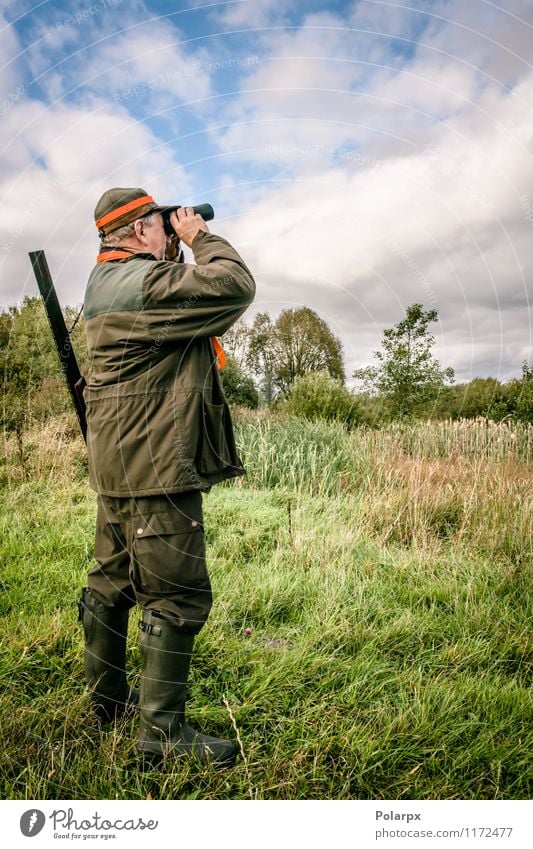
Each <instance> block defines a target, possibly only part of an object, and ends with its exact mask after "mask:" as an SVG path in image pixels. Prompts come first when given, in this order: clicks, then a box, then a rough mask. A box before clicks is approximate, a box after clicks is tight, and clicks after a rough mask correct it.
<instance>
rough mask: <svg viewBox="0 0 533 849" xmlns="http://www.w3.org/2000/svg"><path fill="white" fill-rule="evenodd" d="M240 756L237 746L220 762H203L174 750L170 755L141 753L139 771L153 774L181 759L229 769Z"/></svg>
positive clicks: (208, 760)
mask: <svg viewBox="0 0 533 849" xmlns="http://www.w3.org/2000/svg"><path fill="white" fill-rule="evenodd" d="M238 754H239V750H238V748H237V746H235V748H234V750H233V751H232V752H230V753H229V754H228V756H227V757H225V758H220V759H219V760H212V759H210V758H205V759H203V760H202V759H200V758H197V757H195V755H194V753H192V752H188V751H177V750H174V751H173V752H169V753H168V755H164V754H162V753H161V752H139V753H138V763H139V771H140V772H152V771H153V770H154V769H160V768H161V767H162V766H164V765H165V763H166V762H169V761H170V762H171V761H177V760H179V759H180V758H192V759H193V760H196V762H197V763H200V764H202V765H209V766H212V767H214V768H215V769H229V768H230V767H232V766H234V765H235V762H236V760H237V757H238Z"/></svg>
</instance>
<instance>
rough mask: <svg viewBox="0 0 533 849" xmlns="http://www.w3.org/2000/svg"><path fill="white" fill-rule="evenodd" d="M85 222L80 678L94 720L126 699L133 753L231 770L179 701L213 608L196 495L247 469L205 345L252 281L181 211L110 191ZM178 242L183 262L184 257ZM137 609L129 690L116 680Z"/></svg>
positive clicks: (249, 292) (215, 354) (200, 223)
mask: <svg viewBox="0 0 533 849" xmlns="http://www.w3.org/2000/svg"><path fill="white" fill-rule="evenodd" d="M162 213H165V214H166V215H167V216H169V220H170V223H171V225H172V228H173V230H174V233H175V235H174V236H172V237H170V236H168V235H167V234H166V233H165V229H164V222H163V215H162ZM95 220H96V226H97V228H98V232H99V235H100V238H101V248H100V253H99V255H98V258H97V264H96V267H95V268H94V269H93V271H92V273H91V275H90V278H89V282H88V285H87V291H86V295H85V301H84V315H85V321H86V328H87V340H88V349H89V369H88V374H87V376H86V377H87V385H86V387H85V391H84V396H85V401H86V405H87V424H88V440H87V445H88V454H89V476H90V483H91V486H92V487H93V488H94V489H95V490H96V492H97V493H98V512H97V520H96V542H95V559H96V565H95V566H94V568H92V569H91V571H90V572H89V576H88V587H86V588H85V589H84V590H83V591H82V596H81V600H80V619H81V621H82V622H83V627H84V634H85V673H86V679H87V683H88V686H89V688H90V690H91V697H92V700H93V704H94V706H95V709H96V711H97V714H98V716H99V717H100V718H101V719H102V720H111V719H113V718H114V717H116V716H118V715H119V714H120V713H122V712H123V711H124V710H125V709H127V708H129V707H134V706H135V705H136V703H137V702H138V703H139V709H140V731H139V736H138V740H137V747H138V750H139V752H140V753H141V754H142V755H143V757H144V758H146V759H148V760H149V761H151V762H157V761H159V760H160V759H161V758H163V757H165V756H175V755H181V754H183V753H186V754H190V755H192V756H193V757H195V758H197V759H198V760H200V761H202V762H207V761H211V762H214V763H216V764H217V765H223V766H224V765H229V764H231V763H233V762H234V760H235V757H236V754H237V748H236V746H235V744H234V743H233V742H232V741H230V740H219V739H216V738H214V737H208V736H206V735H203V734H200V733H199V732H197V731H195V730H194V729H193V728H191V727H190V726H189V725H188V724H187V723H186V721H185V696H186V684H187V678H188V674H189V666H190V661H191V654H192V650H193V643H194V637H195V635H196V634H197V633H198V632H199V631H200V629H201V628H202V626H203V625H204V624H205V622H206V620H207V617H208V615H209V611H210V609H211V587H210V582H209V577H208V573H207V570H206V565H205V547H204V533H203V519H202V492H205V491H208V490H209V489H210V487H211V486H212V484H214V483H217V482H218V481H222V480H225V479H226V478H230V477H233V476H235V475H240V474H243V472H244V469H243V467H242V464H241V462H240V460H239V458H238V456H237V452H236V450H235V442H234V438H233V430H232V425H231V419H230V414H229V409H228V407H227V404H226V402H225V400H224V396H223V393H222V388H221V381H220V377H219V374H218V368H219V367H220V366H221V365H222V364H223V359H224V356H223V352H222V348H221V346H220V344H219V342H218V340H217V339H216V337H217V336H219V335H221V334H223V333H224V332H225V331H226V330H228V328H230V327H231V325H232V324H233V323H234V322H235V321H237V319H238V318H239V317H240V316H241V315H242V313H243V312H244V311H245V309H246V308H247V307H248V306H249V304H250V303H251V302H252V300H253V297H254V293H255V284H254V280H253V278H252V275H251V274H250V271H249V270H248V268H247V267H246V265H245V264H244V262H243V260H242V259H241V258H240V256H239V255H238V254H237V252H236V251H235V250H234V249H233V248H232V247H231V245H229V244H228V242H227V241H225V239H222V238H221V237H220V236H215V235H214V234H213V233H210V232H209V229H208V227H207V224H206V223H205V221H204V220H203V219H202V218H201V217H200V216H199V215H195V214H194V211H193V210H192V209H191V208H174V207H160V206H158V205H157V204H156V202H155V201H154V199H153V198H152V197H151V196H149V195H147V193H146V192H145V191H144V190H143V189H125V188H115V189H110V190H109V191H107V192H105V193H104V194H103V195H102V197H101V198H100V200H99V202H98V204H97V206H96V209H95ZM180 240H181V242H184V243H185V244H186V245H188V246H189V247H190V248H192V251H193V254H194V258H195V261H196V265H193V264H188V263H185V262H184V261H183V254H182V252H181V251H180ZM169 257H177V259H175V258H174V259H169ZM135 603H138V604H139V605H140V606H141V608H142V621H141V656H142V676H141V688H140V694H138V693H136V692H134V691H132V690H131V689H130V688H129V687H128V685H127V683H126V673H125V659H126V637H127V629H128V612H129V609H130V608H131V607H132V606H133V605H134V604H135Z"/></svg>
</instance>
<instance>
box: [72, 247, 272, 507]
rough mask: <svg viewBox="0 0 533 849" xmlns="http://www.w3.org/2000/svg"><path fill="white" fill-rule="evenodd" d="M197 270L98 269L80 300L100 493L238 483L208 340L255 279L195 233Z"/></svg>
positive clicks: (146, 262)
mask: <svg viewBox="0 0 533 849" xmlns="http://www.w3.org/2000/svg"><path fill="white" fill-rule="evenodd" d="M192 249H193V252H194V258H195V260H196V265H192V264H187V263H177V262H170V261H166V260H156V259H155V258H154V257H153V256H152V255H151V254H132V255H131V256H130V257H128V258H127V259H120V260H113V261H108V262H99V263H98V264H97V265H96V267H95V268H94V269H93V271H92V273H91V275H90V277H89V282H88V285H87V291H86V294H85V302H84V315H85V321H86V329H87V340H88V347H89V368H88V371H87V374H86V375H85V377H86V380H87V385H86V387H85V390H84V397H85V402H86V405H87V426H88V433H87V446H88V454H89V479H90V483H91V486H92V488H93V489H95V490H96V491H97V492H99V493H100V494H102V495H112V496H119V497H123V496H145V495H159V494H161V493H173V492H183V491H186V490H194V489H208V488H209V486H210V485H211V484H213V483H217V482H218V481H221V480H224V479H225V478H229V477H233V476H235V475H240V474H243V472H244V469H243V467H242V463H241V461H240V459H239V457H238V456H237V452H236V449H235V442H234V438H233V428H232V424H231V418H230V413H229V409H228V406H227V404H226V402H225V400H224V396H223V393H222V388H221V381H220V377H219V374H218V369H217V367H216V363H215V357H214V351H213V343H212V341H211V337H212V336H220V335H222V334H223V333H224V332H225V331H226V330H228V329H229V328H230V327H231V326H232V324H234V322H235V321H237V319H238V318H239V317H240V316H241V315H242V313H243V312H244V311H245V309H246V308H247V307H248V305H249V304H250V303H251V302H252V300H253V297H254V294H255V283H254V280H253V277H252V275H251V273H250V271H249V270H248V268H247V267H246V265H245V264H244V262H243V260H242V259H241V258H240V256H239V255H238V253H237V252H236V251H235V250H234V249H233V248H232V247H231V245H230V244H229V243H228V242H226V240H225V239H222V238H221V237H220V236H215V235H214V234H213V233H205V232H203V231H200V232H199V233H198V234H197V236H196V237H195V238H194V240H193V243H192Z"/></svg>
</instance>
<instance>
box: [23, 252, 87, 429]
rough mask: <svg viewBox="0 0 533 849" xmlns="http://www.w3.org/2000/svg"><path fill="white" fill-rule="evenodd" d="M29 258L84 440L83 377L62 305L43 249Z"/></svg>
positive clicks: (85, 423)
mask: <svg viewBox="0 0 533 849" xmlns="http://www.w3.org/2000/svg"><path fill="white" fill-rule="evenodd" d="M29 256H30V260H31V264H32V268H33V273H34V274H35V279H36V280H37V285H38V287H39V291H40V293H41V298H42V299H43V303H44V308H45V310H46V315H47V316H48V321H49V323H50V327H51V330H52V334H53V337H54V341H55V343H56V348H57V353H58V354H59V362H60V363H61V368H62V369H63V374H64V375H65V380H66V381H67V386H68V390H69V392H70V397H71V399H72V403H73V404H74V409H75V410H76V415H77V416H78V421H79V423H80V428H81V432H82V435H83V438H84V440H85V442H87V419H86V417H85V401H84V400H83V387H84V386H85V378H83V377H82V375H81V372H80V370H79V367H78V362H77V360H76V354H75V353H74V349H73V347H72V341H71V339H70V333H69V331H68V330H67V325H66V324H65V319H64V317H63V313H62V312H61V307H60V306H59V301H58V298H57V293H56V290H55V288H54V282H53V280H52V275H51V274H50V269H49V268H48V263H47V261H46V257H45V255H44V251H32V252H31V253H30V255H29Z"/></svg>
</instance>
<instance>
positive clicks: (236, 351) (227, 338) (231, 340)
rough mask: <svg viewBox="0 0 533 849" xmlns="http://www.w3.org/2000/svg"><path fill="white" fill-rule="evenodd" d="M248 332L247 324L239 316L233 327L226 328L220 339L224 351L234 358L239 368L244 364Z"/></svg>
mask: <svg viewBox="0 0 533 849" xmlns="http://www.w3.org/2000/svg"><path fill="white" fill-rule="evenodd" d="M250 333H251V329H250V327H249V325H248V324H246V322H245V321H244V320H243V319H242V318H240V319H239V321H237V322H235V324H234V325H233V327H230V329H229V330H226V332H225V333H224V336H223V337H222V340H221V341H222V346H223V348H224V351H225V352H226V354H228V355H229V356H231V357H232V358H233V359H234V361H235V362H236V363H237V365H238V366H239V368H240V369H244V368H245V366H246V361H247V358H248V349H249V347H250Z"/></svg>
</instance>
